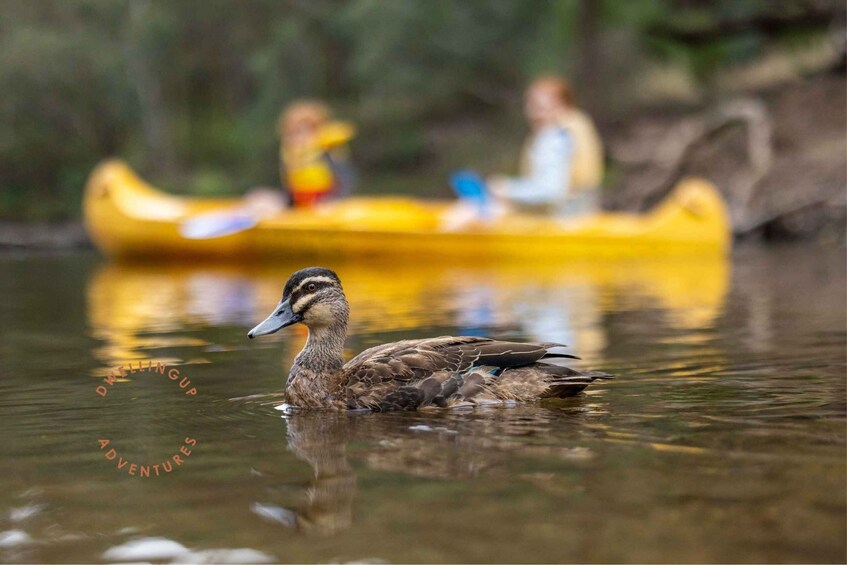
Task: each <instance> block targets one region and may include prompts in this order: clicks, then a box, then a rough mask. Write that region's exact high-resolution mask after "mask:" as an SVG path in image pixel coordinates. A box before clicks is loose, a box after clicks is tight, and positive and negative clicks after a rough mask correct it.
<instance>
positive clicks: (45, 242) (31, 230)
mask: <svg viewBox="0 0 847 565" xmlns="http://www.w3.org/2000/svg"><path fill="white" fill-rule="evenodd" d="M89 247H92V245H91V240H89V239H88V234H86V233H85V228H84V227H83V225H82V222H81V221H80V220H67V221H63V222H37V223H27V222H0V249H6V250H8V249H80V248H89Z"/></svg>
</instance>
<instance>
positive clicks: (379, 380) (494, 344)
mask: <svg viewBox="0 0 847 565" xmlns="http://www.w3.org/2000/svg"><path fill="white" fill-rule="evenodd" d="M563 348H564V346H563V345H561V344H556V343H541V344H537V343H515V342H508V341H498V340H494V339H490V338H484V337H452V336H443V337H436V338H428V339H417V340H406V341H398V342H394V343H387V344H384V345H379V346H376V347H373V348H371V349H368V350H366V351H363V352H362V353H360V354H359V355H357V356H356V357H354V358H353V359H351V360H350V361H349V362H347V364H346V365H344V368H343V371H344V380H343V387H344V389H345V395H346V399H347V405H348V406H349V407H351V408H371V409H374V410H398V409H399V410H414V409H416V408H418V407H419V406H422V405H425V404H429V403H435V404H441V400H443V399H446V398H449V397H450V396H453V395H454V394H456V393H458V392H459V391H460V389H461V388H462V387H463V386H465V384H466V383H465V382H464V380H465V374H466V373H467V372H468V371H469V370H470V369H472V368H473V367H478V366H485V367H491V368H493V370H495V371H499V370H504V369H509V368H513V367H522V366H526V365H531V364H533V363H536V362H537V361H540V360H542V359H545V358H546V359H550V360H554V359H561V358H573V356H572V355H569V354H567V353H565V352H564V351H563ZM468 384H474V383H468Z"/></svg>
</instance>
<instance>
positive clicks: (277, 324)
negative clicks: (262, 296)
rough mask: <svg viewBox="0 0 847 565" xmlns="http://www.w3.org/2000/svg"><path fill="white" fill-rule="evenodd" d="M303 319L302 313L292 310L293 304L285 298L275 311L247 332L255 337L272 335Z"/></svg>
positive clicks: (250, 336)
mask: <svg viewBox="0 0 847 565" xmlns="http://www.w3.org/2000/svg"><path fill="white" fill-rule="evenodd" d="M302 319H303V316H301V315H300V314H295V313H294V311H293V310H291V304H290V303H289V302H288V300H283V301H281V302H280V303H279V304H277V305H276V308H274V311H273V313H272V314H271V315H270V316H268V317H267V318H266V319H265V321H264V322H262V323H261V324H259V325H258V326H256V327H255V328H253V329H252V330H250V331H249V332H247V337H249V338H250V339H253V338H254V337H259V336H261V335H270V334H272V333H276V332H278V331H279V330H281V329H282V328H284V327H286V326H290V325H292V324H296V323H297V322H299V321H300V320H302Z"/></svg>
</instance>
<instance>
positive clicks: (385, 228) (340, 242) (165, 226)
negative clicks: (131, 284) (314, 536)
mask: <svg viewBox="0 0 847 565" xmlns="http://www.w3.org/2000/svg"><path fill="white" fill-rule="evenodd" d="M239 204H240V201H239V200H238V199H196V198H181V197H177V196H173V195H169V194H166V193H164V192H161V191H159V190H156V189H155V188H153V187H152V186H150V185H149V184H147V183H146V182H144V181H143V180H142V179H141V178H139V177H138V175H136V174H135V173H134V172H133V171H132V169H131V168H130V167H129V166H127V165H126V164H125V163H123V162H121V161H106V162H104V163H101V164H100V165H99V166H98V167H97V168H96V169H95V170H94V172H92V174H91V176H90V178H89V179H88V183H87V185H86V188H85V196H84V202H83V208H84V217H85V224H86V227H87V229H88V232H89V234H90V236H91V238H92V240H93V241H94V242H95V244H96V245H97V246H98V247H99V248H100V249H101V250H102V251H103V252H105V253H106V254H108V255H112V256H115V257H136V256H146V257H156V258H158V257H174V256H192V257H208V258H228V259H243V258H250V257H280V256H284V257H303V258H306V257H343V256H386V255H405V256H407V257H413V258H417V257H423V256H429V257H434V258H446V257H451V256H452V257H462V258H472V259H474V260H475V261H491V260H498V261H500V260H508V259H511V260H514V259H524V258H544V259H547V260H555V259H556V258H559V257H575V256H582V257H591V258H596V257H610V256H611V257H639V256H647V255H649V256H657V255H696V254H724V253H726V251H727V250H728V248H729V245H730V230H729V220H728V214H727V211H726V207H725V205H724V202H723V200H722V198H721V196H720V194H719V193H718V191H717V189H716V188H715V187H714V186H713V185H712V184H711V183H709V182H708V181H705V180H702V179H696V178H691V179H686V180H683V181H682V182H680V183H679V185H678V186H677V187H676V188H675V189H674V190H673V192H672V193H671V194H670V195H669V196H668V197H667V198H666V199H665V200H664V201H663V202H661V203H660V204H659V205H658V206H656V207H655V208H654V209H653V210H652V211H650V212H648V213H646V214H641V215H638V214H625V213H603V214H599V215H596V216H591V217H585V218H577V219H566V220H565V219H556V218H542V217H537V216H532V215H519V214H514V215H509V216H507V217H504V218H501V219H500V220H498V221H496V222H493V223H481V224H476V225H472V226H468V227H465V228H462V229H460V230H445V229H443V228H442V226H443V225H444V219H445V217H446V216H445V215H446V214H448V213H449V211H450V210H451V209H452V206H453V204H454V203H453V202H449V201H427V200H419V199H413V198H402V197H390V198H385V197H383V198H364V197H361V198H350V199H347V200H344V201H340V202H334V203H329V204H325V205H321V206H318V207H316V208H313V209H308V210H290V211H285V212H282V213H279V214H277V215H275V216H272V217H269V218H266V219H263V220H261V221H259V222H258V223H257V224H256V225H255V226H253V227H250V228H248V229H244V230H243V231H239V232H236V233H232V234H230V235H225V236H221V237H214V238H209V239H189V238H186V237H183V235H181V230H180V227H181V226H184V225H185V223H186V222H189V221H191V220H192V218H197V217H200V216H202V215H204V214H206V215H207V214H209V213H211V212H215V211H219V212H223V211H226V210H237V209H238V207H239Z"/></svg>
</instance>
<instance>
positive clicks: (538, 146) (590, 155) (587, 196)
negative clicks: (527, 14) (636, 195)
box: [486, 77, 603, 216]
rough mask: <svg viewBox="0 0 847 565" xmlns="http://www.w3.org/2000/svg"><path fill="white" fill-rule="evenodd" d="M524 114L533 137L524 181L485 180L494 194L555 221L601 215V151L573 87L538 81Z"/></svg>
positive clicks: (553, 80)
mask: <svg viewBox="0 0 847 565" xmlns="http://www.w3.org/2000/svg"><path fill="white" fill-rule="evenodd" d="M524 110H525V112H526V117H527V119H528V121H529V124H530V127H531V129H532V133H531V134H530V136H529V138H528V139H527V141H526V143H525V145H524V148H523V152H522V155H521V176H519V177H506V176H493V177H491V178H489V179H487V183H486V184H487V187H488V190H489V191H490V193H491V194H492V195H493V196H494V197H495V198H496V199H497V200H498V201H500V202H505V203H507V204H509V205H512V206H513V207H516V208H518V209H521V210H526V211H532V212H541V213H548V214H552V215H556V216H579V215H584V214H591V213H594V212H597V211H599V209H600V183H601V182H602V180H603V145H602V142H601V141H600V137H599V136H598V135H597V130H596V129H595V127H594V123H593V122H592V121H591V118H590V117H588V116H587V115H586V114H585V113H584V112H583V111H582V110H580V109H579V108H578V107H577V106H576V103H575V99H574V95H573V91H572V90H571V87H570V85H569V84H568V83H567V82H566V81H565V80H563V79H561V78H558V77H543V78H539V79H537V80H535V81H534V82H532V84H530V85H529V88H527V90H526V95H525V99H524Z"/></svg>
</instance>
